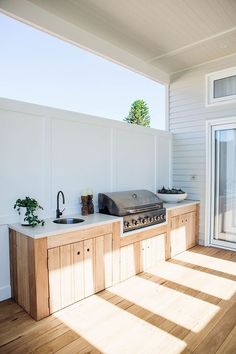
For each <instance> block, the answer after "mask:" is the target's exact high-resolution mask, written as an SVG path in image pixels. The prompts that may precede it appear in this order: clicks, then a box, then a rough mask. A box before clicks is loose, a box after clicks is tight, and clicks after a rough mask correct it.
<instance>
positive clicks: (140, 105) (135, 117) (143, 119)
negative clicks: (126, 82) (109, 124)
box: [124, 100, 150, 127]
mask: <svg viewBox="0 0 236 354" xmlns="http://www.w3.org/2000/svg"><path fill="white" fill-rule="evenodd" d="M124 121H125V122H127V123H130V124H137V125H143V126H144V127H150V115H149V108H148V105H147V103H146V102H145V101H144V100H136V101H134V102H133V103H132V105H131V108H130V111H129V115H128V117H126V118H125V119H124Z"/></svg>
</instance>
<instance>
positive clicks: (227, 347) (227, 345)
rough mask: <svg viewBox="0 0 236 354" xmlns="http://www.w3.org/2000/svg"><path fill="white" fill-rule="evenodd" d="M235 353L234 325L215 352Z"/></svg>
mask: <svg viewBox="0 0 236 354" xmlns="http://www.w3.org/2000/svg"><path fill="white" fill-rule="evenodd" d="M232 353H236V326H235V327H234V328H233V330H232V331H231V332H230V334H229V335H228V337H227V338H226V340H225V341H224V342H223V344H222V345H221V347H220V348H219V349H218V350H217V353H216V354H232Z"/></svg>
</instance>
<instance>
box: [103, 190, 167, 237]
mask: <svg viewBox="0 0 236 354" xmlns="http://www.w3.org/2000/svg"><path fill="white" fill-rule="evenodd" d="M98 207H99V212H100V213H103V214H109V215H116V216H122V217H123V230H124V232H126V231H131V230H135V229H139V228H142V227H146V226H150V225H155V224H160V223H162V222H165V220H166V209H165V208H163V202H161V201H160V200H159V199H158V197H157V196H156V194H154V193H152V192H150V191H148V190H132V191H125V192H111V193H99V194H98Z"/></svg>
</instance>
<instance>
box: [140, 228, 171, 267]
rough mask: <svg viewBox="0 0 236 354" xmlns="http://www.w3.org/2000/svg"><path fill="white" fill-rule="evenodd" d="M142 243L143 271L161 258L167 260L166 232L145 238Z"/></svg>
mask: <svg viewBox="0 0 236 354" xmlns="http://www.w3.org/2000/svg"><path fill="white" fill-rule="evenodd" d="M141 244H142V246H141V247H142V254H141V264H142V267H141V271H145V270H148V269H149V268H151V267H153V266H154V265H156V263H157V262H158V261H160V260H165V248H166V234H163V235H158V236H156V237H151V238H149V239H147V240H143V241H142V242H141Z"/></svg>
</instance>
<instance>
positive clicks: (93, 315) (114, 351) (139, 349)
mask: <svg viewBox="0 0 236 354" xmlns="http://www.w3.org/2000/svg"><path fill="white" fill-rule="evenodd" d="M54 317H57V314H54ZM59 318H60V320H61V321H62V322H63V323H65V324H66V325H67V326H68V327H69V328H71V329H72V330H73V331H75V332H77V333H78V334H79V335H80V336H82V337H83V338H85V339H86V340H87V341H88V342H89V343H91V344H92V345H93V346H95V347H96V348H98V349H99V350H100V351H101V352H102V353H107V354H120V353H129V354H149V353H152V354H153V353H159V354H161V353H163V354H166V353H167V352H168V354H178V353H181V352H182V350H183V349H184V348H186V343H185V342H184V341H181V340H180V339H178V338H176V337H174V336H172V335H171V334H169V333H167V332H165V331H163V330H161V329H159V328H157V327H156V326H153V325H151V324H149V323H147V322H146V321H144V320H142V319H140V318H138V317H136V316H134V315H132V314H130V313H128V312H127V311H125V310H122V309H120V308H119V307H117V306H116V305H113V304H111V303H109V302H107V301H106V300H104V299H102V298H100V297H99V296H96V295H94V296H92V297H89V298H87V299H85V300H83V301H81V303H80V306H78V307H76V308H75V309H74V311H73V312H71V311H70V312H69V313H66V312H64V313H63V314H60V315H59ZM76 345H77V343H76V341H74V342H72V343H71V344H70V345H69V346H67V350H69V352H70V353H73V348H74V349H76ZM58 353H63V350H62V351H59V352H58Z"/></svg>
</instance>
